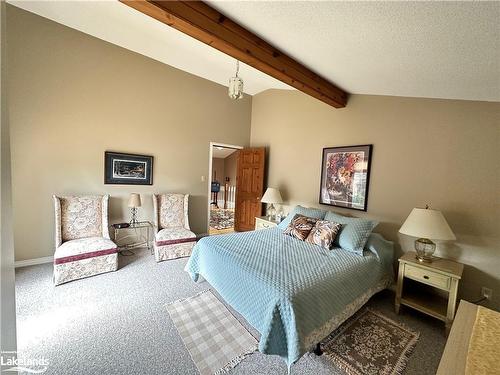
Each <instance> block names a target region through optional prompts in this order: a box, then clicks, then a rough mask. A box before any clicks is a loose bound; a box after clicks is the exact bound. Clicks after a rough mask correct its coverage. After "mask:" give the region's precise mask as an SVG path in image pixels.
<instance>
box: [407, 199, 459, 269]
mask: <svg viewBox="0 0 500 375" xmlns="http://www.w3.org/2000/svg"><path fill="white" fill-rule="evenodd" d="M399 233H402V234H406V235H408V236H412V237H418V239H417V240H415V250H416V252H417V259H418V260H419V261H420V262H432V254H434V250H436V244H435V243H434V242H432V241H431V240H442V241H452V240H456V237H455V234H454V233H453V232H452V230H451V228H450V226H449V225H448V223H447V222H446V219H445V218H444V216H443V214H442V213H441V211H438V210H432V209H430V208H429V206H426V207H425V208H414V209H413V210H412V211H411V213H410V215H409V216H408V217H407V218H406V221H405V222H404V224H403V226H402V227H401V228H400V229H399Z"/></svg>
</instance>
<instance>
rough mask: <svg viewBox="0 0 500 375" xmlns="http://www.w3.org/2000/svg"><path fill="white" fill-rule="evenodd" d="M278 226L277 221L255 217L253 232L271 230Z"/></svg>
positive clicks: (265, 217)
mask: <svg viewBox="0 0 500 375" xmlns="http://www.w3.org/2000/svg"><path fill="white" fill-rule="evenodd" d="M278 224H279V221H275V220H269V218H268V217H267V216H256V217H255V230H258V229H267V228H273V227H275V226H277V225H278Z"/></svg>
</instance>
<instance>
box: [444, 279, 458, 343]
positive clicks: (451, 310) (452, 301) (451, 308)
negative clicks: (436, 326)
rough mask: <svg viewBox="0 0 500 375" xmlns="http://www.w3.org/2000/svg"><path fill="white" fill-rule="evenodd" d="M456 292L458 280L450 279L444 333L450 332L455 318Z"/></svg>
mask: <svg viewBox="0 0 500 375" xmlns="http://www.w3.org/2000/svg"><path fill="white" fill-rule="evenodd" d="M457 294H458V280H457V279H453V278H452V279H451V285H450V294H449V296H448V310H447V312H446V335H448V333H450V328H451V325H452V323H453V319H454V318H455V311H456V305H457Z"/></svg>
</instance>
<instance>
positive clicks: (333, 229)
mask: <svg viewBox="0 0 500 375" xmlns="http://www.w3.org/2000/svg"><path fill="white" fill-rule="evenodd" d="M341 228H342V224H339V223H334V222H332V221H327V220H318V221H317V222H316V224H315V225H314V227H313V228H312V229H311V232H309V235H308V236H307V238H306V242H309V243H312V244H313V245H318V246H321V247H322V248H324V249H327V250H330V249H331V247H332V244H333V241H334V240H335V237H337V234H338V233H339V231H340V229H341Z"/></svg>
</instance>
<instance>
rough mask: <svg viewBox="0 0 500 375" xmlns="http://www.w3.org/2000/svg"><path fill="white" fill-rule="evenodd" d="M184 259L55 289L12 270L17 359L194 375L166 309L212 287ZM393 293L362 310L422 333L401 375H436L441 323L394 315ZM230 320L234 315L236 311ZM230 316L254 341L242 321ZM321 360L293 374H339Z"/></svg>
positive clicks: (138, 265)
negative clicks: (186, 269) (197, 278)
mask: <svg viewBox="0 0 500 375" xmlns="http://www.w3.org/2000/svg"><path fill="white" fill-rule="evenodd" d="M185 264H186V259H178V260H172V261H166V262H162V263H158V264H157V263H155V262H154V259H153V256H152V255H150V254H149V252H148V251H147V250H137V251H136V255H135V256H130V257H120V269H119V270H118V271H117V272H113V273H108V274H104V275H99V276H95V277H91V278H87V279H83V280H78V281H74V282H71V283H68V284H64V285H61V286H58V287H54V286H53V285H52V265H51V264H43V265H37V266H31V267H24V268H19V269H17V270H16V293H17V296H16V300H17V314H18V315H17V329H18V348H19V356H20V357H26V358H34V357H40V356H44V357H45V358H47V359H48V360H49V361H50V364H49V366H48V371H47V372H46V374H64V375H66V374H96V375H97V374H99V375H100V374H151V375H153V374H196V373H197V371H196V368H195V366H194V364H193V362H192V361H191V358H190V356H189V353H188V351H187V350H186V348H185V347H184V345H183V343H182V340H181V338H180V336H179V335H178V333H177V331H176V329H175V327H174V325H173V322H172V320H171V319H170V317H169V315H168V314H167V311H166V309H165V305H166V304H167V303H168V302H172V301H175V300H177V299H179V298H185V297H189V296H192V295H194V294H195V293H197V292H199V291H201V290H204V289H207V288H210V285H208V283H207V282H202V283H200V284H196V283H194V282H193V281H191V279H190V278H189V276H188V274H187V273H186V272H184V271H183V268H184V265H185ZM393 301H394V294H393V293H392V292H390V291H383V292H381V293H379V294H377V295H375V296H374V297H373V298H372V299H371V300H370V301H369V302H368V303H367V305H368V306H370V307H372V308H374V309H377V310H379V311H381V312H383V313H384V314H386V315H387V316H388V317H389V318H391V319H394V320H396V321H401V322H404V323H405V324H407V325H408V326H410V327H411V328H413V329H415V330H418V331H420V333H421V336H420V339H419V342H418V344H417V346H416V348H415V351H414V353H413V354H412V356H411V357H410V361H409V363H408V367H407V371H406V374H412V375H413V374H415V375H416V374H418V375H425V374H435V372H436V369H437V366H438V363H439V359H440V357H441V354H442V351H443V348H444V344H445V337H444V327H443V324H442V323H441V322H439V321H437V320H435V319H432V318H430V317H427V316H425V315H422V314H419V313H417V312H415V311H413V310H410V309H403V310H402V314H401V315H399V316H398V315H396V314H395V313H394V309H393ZM233 313H234V311H233ZM235 316H236V317H237V318H238V319H239V320H240V321H241V322H242V323H243V324H244V325H245V326H246V327H247V328H248V329H249V330H250V331H251V332H252V333H253V334H254V335H257V333H256V332H255V330H254V329H252V328H251V327H249V325H248V323H246V322H245V321H244V319H243V318H242V317H241V316H240V315H238V314H236V313H235ZM231 373H232V374H286V373H287V369H286V365H285V363H284V361H283V360H281V359H279V358H277V357H275V356H266V355H263V354H260V353H256V354H254V355H251V356H250V357H248V358H246V359H245V360H243V362H241V363H240V364H239V365H238V366H237V367H236V368H235V369H233V370H232V371H231ZM337 373H339V372H338V370H337V369H335V368H334V367H333V366H332V364H331V363H330V362H329V361H328V360H326V359H323V358H322V357H316V356H315V355H314V354H306V355H305V356H304V357H303V358H301V359H300V360H299V361H298V362H297V363H296V364H295V365H294V366H293V367H292V374H293V375H295V374H311V375H313V374H314V375H322V374H337Z"/></svg>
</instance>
